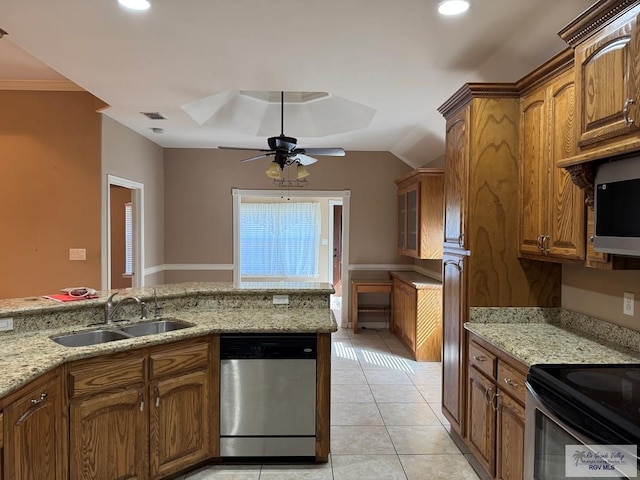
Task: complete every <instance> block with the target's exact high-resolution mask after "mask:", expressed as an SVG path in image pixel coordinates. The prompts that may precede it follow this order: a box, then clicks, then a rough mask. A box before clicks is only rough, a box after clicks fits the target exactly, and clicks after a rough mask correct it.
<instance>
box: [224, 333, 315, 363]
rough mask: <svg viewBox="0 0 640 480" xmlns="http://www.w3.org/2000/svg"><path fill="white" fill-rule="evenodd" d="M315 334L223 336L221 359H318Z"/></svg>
mask: <svg viewBox="0 0 640 480" xmlns="http://www.w3.org/2000/svg"><path fill="white" fill-rule="evenodd" d="M316 345H317V339H316V335H315V334H300V333H294V334H223V335H221V336H220V359H221V360H233V359H263V360H269V359H309V360H313V359H316V355H317V353H316V352H317V348H316Z"/></svg>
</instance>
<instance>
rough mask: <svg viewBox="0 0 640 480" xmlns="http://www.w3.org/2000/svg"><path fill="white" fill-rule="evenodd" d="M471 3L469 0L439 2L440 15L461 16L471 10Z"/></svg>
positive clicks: (444, 0)
mask: <svg viewBox="0 0 640 480" xmlns="http://www.w3.org/2000/svg"><path fill="white" fill-rule="evenodd" d="M470 6H471V2H470V1H469V0H442V1H440V2H438V13H440V15H447V16H451V15H460V14H461V13H464V12H466V11H467V10H469V7H470Z"/></svg>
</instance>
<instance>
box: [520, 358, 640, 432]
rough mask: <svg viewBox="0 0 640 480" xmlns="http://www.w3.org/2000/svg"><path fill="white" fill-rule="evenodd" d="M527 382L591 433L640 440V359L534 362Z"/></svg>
mask: <svg viewBox="0 0 640 480" xmlns="http://www.w3.org/2000/svg"><path fill="white" fill-rule="evenodd" d="M527 384H528V388H529V389H530V390H531V391H532V392H534V393H535V395H536V397H537V398H538V399H540V400H541V401H542V403H543V404H546V405H547V406H548V407H549V408H550V409H551V410H553V412H554V413H555V415H557V416H558V417H559V418H562V419H563V420H564V421H565V422H566V423H568V424H570V425H571V426H572V427H573V428H575V429H576V430H577V431H579V432H581V433H582V434H583V435H585V436H587V437H588V438H591V439H593V440H595V441H598V442H600V443H603V444H605V443H610V444H621V443H626V444H630V445H640V364H615V365H599V364H573V365H566V364H565V365H533V366H532V367H531V368H530V370H529V374H528V376H527Z"/></svg>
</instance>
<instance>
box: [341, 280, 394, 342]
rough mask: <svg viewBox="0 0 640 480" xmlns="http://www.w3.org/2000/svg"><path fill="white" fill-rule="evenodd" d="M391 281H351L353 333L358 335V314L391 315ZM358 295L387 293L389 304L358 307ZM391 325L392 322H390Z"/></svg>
mask: <svg viewBox="0 0 640 480" xmlns="http://www.w3.org/2000/svg"><path fill="white" fill-rule="evenodd" d="M392 290H393V281H392V280H352V281H351V305H350V315H349V317H350V319H351V322H352V324H353V333H358V313H359V312H363V313H365V312H366V313H385V314H388V315H391V312H393V308H392V302H393V295H392V293H391V292H392ZM360 293H387V294H389V303H387V304H382V305H381V304H376V305H369V304H363V305H360V303H359V298H358V295H359V294H360ZM390 323H392V322H390Z"/></svg>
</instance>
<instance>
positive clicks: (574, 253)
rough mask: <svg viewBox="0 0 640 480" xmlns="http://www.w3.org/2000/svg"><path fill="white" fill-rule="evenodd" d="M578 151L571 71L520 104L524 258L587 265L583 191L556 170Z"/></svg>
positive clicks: (532, 93)
mask: <svg viewBox="0 0 640 480" xmlns="http://www.w3.org/2000/svg"><path fill="white" fill-rule="evenodd" d="M560 60H564V57H560ZM575 150H576V141H575V87H574V72H573V70H572V69H570V70H566V71H565V72H563V73H560V74H557V75H556V76H553V77H552V78H551V79H549V80H547V81H546V82H545V83H544V84H542V85H541V86H539V87H537V88H535V89H534V90H533V91H531V92H529V93H527V94H526V95H524V96H523V97H522V99H521V115H520V157H521V163H522V168H521V177H520V237H519V238H520V254H521V255H522V256H523V257H526V258H532V259H536V260H545V261H553V262H576V263H577V262H580V263H581V262H582V261H584V258H585V248H586V235H585V214H586V211H585V204H584V192H583V191H582V190H581V189H580V188H578V187H577V186H576V185H574V184H573V182H572V181H571V177H570V176H569V174H568V173H567V171H566V170H564V169H561V168H558V167H557V166H556V164H557V162H558V161H560V160H562V159H564V158H567V157H570V156H572V155H574V154H575Z"/></svg>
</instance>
